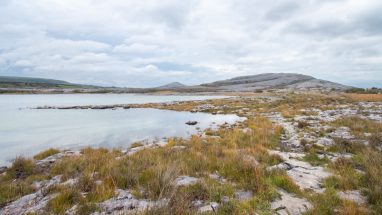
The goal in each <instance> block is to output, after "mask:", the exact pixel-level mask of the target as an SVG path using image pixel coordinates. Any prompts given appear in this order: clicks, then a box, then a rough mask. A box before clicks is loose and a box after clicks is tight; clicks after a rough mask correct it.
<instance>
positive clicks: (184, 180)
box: [175, 176, 199, 186]
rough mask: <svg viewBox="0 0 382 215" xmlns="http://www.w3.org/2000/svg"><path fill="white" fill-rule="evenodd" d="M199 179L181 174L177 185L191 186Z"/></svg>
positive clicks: (176, 181) (176, 182)
mask: <svg viewBox="0 0 382 215" xmlns="http://www.w3.org/2000/svg"><path fill="white" fill-rule="evenodd" d="M198 181H199V179H198V178H195V177H190V176H179V177H178V178H177V179H176V180H175V184H176V186H190V185H194V184H196V183H197V182H198Z"/></svg>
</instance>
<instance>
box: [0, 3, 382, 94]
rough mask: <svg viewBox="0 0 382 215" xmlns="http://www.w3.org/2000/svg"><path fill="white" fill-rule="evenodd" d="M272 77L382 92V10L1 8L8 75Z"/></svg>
mask: <svg viewBox="0 0 382 215" xmlns="http://www.w3.org/2000/svg"><path fill="white" fill-rule="evenodd" d="M268 72H274V73H278V72H294V73H302V74H307V75H312V76H314V77H317V78H321V79H326V80H330V81H335V82H339V83H343V84H349V85H354V86H361V87H370V86H379V87H382V1H381V0H269V1H264V0H185V1H182V0H160V1H159V0H112V1H107V0H0V75H10V76H29V77H43V78H54V79H61V80H66V81H70V82H75V83H84V84H98V85H105V86H111V85H113V86H129V87H150V86H157V85H161V84H165V83H168V82H172V81H179V82H182V83H185V84H200V83H206V82H210V81H216V80H221V79H226V78H231V77H235V76H240V75H251V74H260V73H268Z"/></svg>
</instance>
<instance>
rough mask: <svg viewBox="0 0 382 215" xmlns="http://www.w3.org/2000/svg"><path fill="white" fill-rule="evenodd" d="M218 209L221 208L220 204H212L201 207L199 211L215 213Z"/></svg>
mask: <svg viewBox="0 0 382 215" xmlns="http://www.w3.org/2000/svg"><path fill="white" fill-rule="evenodd" d="M218 207H219V203H217V202H210V203H208V204H207V205H205V206H202V207H200V208H199V209H198V213H206V212H214V211H217V209H218Z"/></svg>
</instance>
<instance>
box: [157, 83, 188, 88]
mask: <svg viewBox="0 0 382 215" xmlns="http://www.w3.org/2000/svg"><path fill="white" fill-rule="evenodd" d="M182 87H187V85H184V84H182V83H179V82H171V83H168V84H165V85H162V86H159V87H157V89H176V88H182Z"/></svg>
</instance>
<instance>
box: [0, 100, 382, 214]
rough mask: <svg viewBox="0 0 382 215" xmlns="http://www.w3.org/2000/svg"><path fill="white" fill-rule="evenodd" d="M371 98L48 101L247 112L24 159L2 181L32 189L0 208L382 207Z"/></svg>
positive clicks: (378, 137) (229, 210)
mask: <svg viewBox="0 0 382 215" xmlns="http://www.w3.org/2000/svg"><path fill="white" fill-rule="evenodd" d="M367 100H368V99H367V98H365V99H362V100H360V99H359V98H358V97H357V100H355V99H354V98H352V97H349V96H347V95H345V94H333V95H323V94H317V93H311V94H308V93H300V94H299V93H295V94H274V95H268V94H267V95H256V96H245V97H235V98H228V99H218V100H208V101H193V102H172V103H162V104H145V105H122V104H120V105H108V106H73V107H38V108H39V109H53V108H54V109H115V108H124V109H128V108H147V107H150V108H160V109H169V110H178V111H179V110H181V111H191V112H208V113H212V114H225V113H235V114H237V115H239V116H245V117H247V118H248V120H247V121H245V122H240V123H237V124H236V125H234V126H222V127H221V128H220V129H218V130H206V131H204V133H203V134H201V135H199V136H193V137H191V138H190V139H187V140H182V139H169V140H167V141H159V142H152V143H147V144H142V143H139V144H138V143H137V144H135V145H133V146H132V147H131V148H129V149H128V150H124V151H120V150H119V151H118V150H112V151H109V150H104V149H84V150H80V151H64V152H63V151H59V152H57V153H54V154H51V155H48V156H44V158H39V159H36V158H35V159H34V160H31V161H29V160H28V161H27V159H25V160H23V161H22V162H20V161H17V160H16V161H15V163H14V164H13V165H12V166H11V167H9V168H4V169H3V170H2V173H1V178H0V182H1V186H0V189H2V190H5V189H10V186H11V184H12V183H18V185H21V184H23V186H26V188H25V190H28V191H25V192H19V193H16V194H17V195H15V194H13V197H12V194H11V193H10V194H7V196H6V197H5V198H4V197H3V198H2V199H1V200H2V201H1V209H0V213H1V214H44V213H48V214H51V213H52V214H169V213H170V214H182V213H189V214H203V213H213V214H214V213H216V214H285V215H287V214H296V215H298V214H335V213H340V214H379V213H380V212H382V195H381V193H382V192H381V190H380V188H381V187H382V180H381V177H380V176H382V163H381V162H382V152H381V151H382V99H381V101H367ZM190 124H191V122H190ZM17 162H19V163H17ZM29 162H31V163H29ZM26 166H27V167H28V168H27V167H26ZM30 166H33V171H32V170H31V171H29V168H32V167H30ZM6 183H8V184H6ZM7 186H9V187H7ZM27 188H28V189H27ZM4 196H5V195H4Z"/></svg>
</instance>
